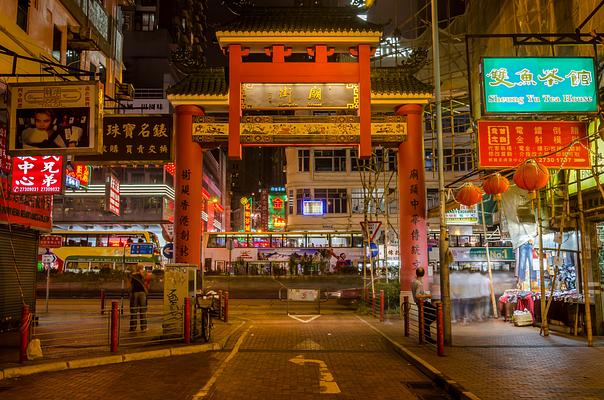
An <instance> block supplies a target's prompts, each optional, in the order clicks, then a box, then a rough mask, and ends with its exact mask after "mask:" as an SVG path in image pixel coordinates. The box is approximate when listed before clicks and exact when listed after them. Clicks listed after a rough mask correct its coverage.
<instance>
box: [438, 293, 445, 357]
mask: <svg viewBox="0 0 604 400" xmlns="http://www.w3.org/2000/svg"><path fill="white" fill-rule="evenodd" d="M436 354H438V356H439V357H443V356H444V355H445V336H444V334H443V303H441V302H440V301H439V302H437V303H436Z"/></svg>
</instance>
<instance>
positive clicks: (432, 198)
mask: <svg viewBox="0 0 604 400" xmlns="http://www.w3.org/2000/svg"><path fill="white" fill-rule="evenodd" d="M438 197H439V196H438V189H428V196H427V200H428V209H430V208H435V207H438V206H439V204H440V203H439V200H438Z"/></svg>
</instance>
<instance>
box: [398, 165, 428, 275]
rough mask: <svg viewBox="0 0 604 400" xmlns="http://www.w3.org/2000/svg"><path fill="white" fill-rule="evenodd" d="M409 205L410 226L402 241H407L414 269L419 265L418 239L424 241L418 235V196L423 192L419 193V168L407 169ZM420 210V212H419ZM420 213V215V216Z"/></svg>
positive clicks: (420, 217)
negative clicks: (410, 213) (411, 211)
mask: <svg viewBox="0 0 604 400" xmlns="http://www.w3.org/2000/svg"><path fill="white" fill-rule="evenodd" d="M409 181H410V185H409V205H411V207H412V208H413V214H412V215H411V228H410V233H409V237H408V238H402V241H403V242H406V243H409V254H410V255H411V257H412V258H413V262H412V263H413V268H414V269H416V268H418V267H420V266H421V262H420V260H421V258H420V256H421V250H420V249H421V246H420V240H421V241H423V242H425V241H426V238H425V237H420V230H419V226H420V224H423V221H422V220H423V211H422V210H421V207H420V205H421V204H422V202H423V199H422V198H421V197H420V196H423V195H424V194H423V193H420V190H419V183H420V182H419V170H417V169H411V170H410V171H409ZM420 211H422V213H421V214H420ZM420 215H421V216H420Z"/></svg>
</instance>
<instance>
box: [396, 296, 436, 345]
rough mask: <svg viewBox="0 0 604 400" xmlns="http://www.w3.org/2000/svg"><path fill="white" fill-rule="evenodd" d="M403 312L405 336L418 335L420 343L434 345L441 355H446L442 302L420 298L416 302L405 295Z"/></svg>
mask: <svg viewBox="0 0 604 400" xmlns="http://www.w3.org/2000/svg"><path fill="white" fill-rule="evenodd" d="M401 313H402V317H403V331H404V335H405V337H417V340H418V343H419V344H421V345H426V346H430V347H433V348H435V349H436V353H437V354H438V355H439V356H444V354H445V351H444V348H445V343H444V332H443V309H442V303H441V302H440V301H433V302H428V301H424V300H419V301H418V302H417V304H416V303H412V302H409V297H408V296H404V297H403V300H402V302H401Z"/></svg>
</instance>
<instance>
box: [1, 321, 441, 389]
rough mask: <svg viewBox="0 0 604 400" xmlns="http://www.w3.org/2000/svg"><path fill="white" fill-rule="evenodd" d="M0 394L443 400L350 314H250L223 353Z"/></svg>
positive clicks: (47, 381) (95, 372) (15, 382)
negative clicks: (316, 315)
mask: <svg viewBox="0 0 604 400" xmlns="http://www.w3.org/2000/svg"><path fill="white" fill-rule="evenodd" d="M0 398H1V399H6V400H9V399H19V400H22V399H34V398H35V399H36V400H45V399H48V400H54V399H66V398H68V399H75V400H77V399H86V400H90V399H111V400H118V399H124V400H136V399H162V400H164V399H183V400H184V399H186V400H190V399H220V400H222V399H246V400H255V399H258V400H260V399H318V398H320V399H363V400H367V399H397V400H398V399H414V398H420V399H447V398H448V397H447V396H446V395H445V394H444V393H442V392H440V391H439V390H438V389H436V388H435V387H434V386H433V385H432V383H431V381H430V380H429V379H428V378H426V377H425V376H424V375H422V374H421V372H419V371H418V370H417V369H415V368H414V367H413V366H411V365H409V364H408V363H407V362H406V361H405V360H403V359H402V358H400V356H398V355H397V354H396V353H394V352H393V351H392V350H391V348H390V347H389V346H388V345H387V343H386V342H385V341H384V340H383V339H382V337H381V336H380V335H379V334H378V333H376V332H375V331H373V330H372V329H371V328H370V327H369V326H368V325H366V324H365V323H364V322H363V321H361V320H360V319H359V318H357V317H356V316H355V315H353V314H350V313H348V314H346V313H345V314H335V315H321V316H319V317H315V318H314V319H313V317H312V316H296V318H292V317H291V316H287V315H283V314H261V313H255V314H250V315H249V319H248V320H247V322H246V324H245V325H244V326H243V327H242V328H241V329H240V330H239V331H238V333H237V335H234V336H233V337H231V339H230V340H229V342H228V343H227V345H226V346H225V349H224V350H223V351H220V352H211V353H199V354H194V355H187V356H179V357H171V358H163V359H154V360H144V361H137V362H131V363H122V364H116V365H109V366H101V367H94V368H86V369H80V370H69V371H62V372H54V373H46V374H37V375H32V376H28V377H23V378H20V379H8V380H3V381H0Z"/></svg>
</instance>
